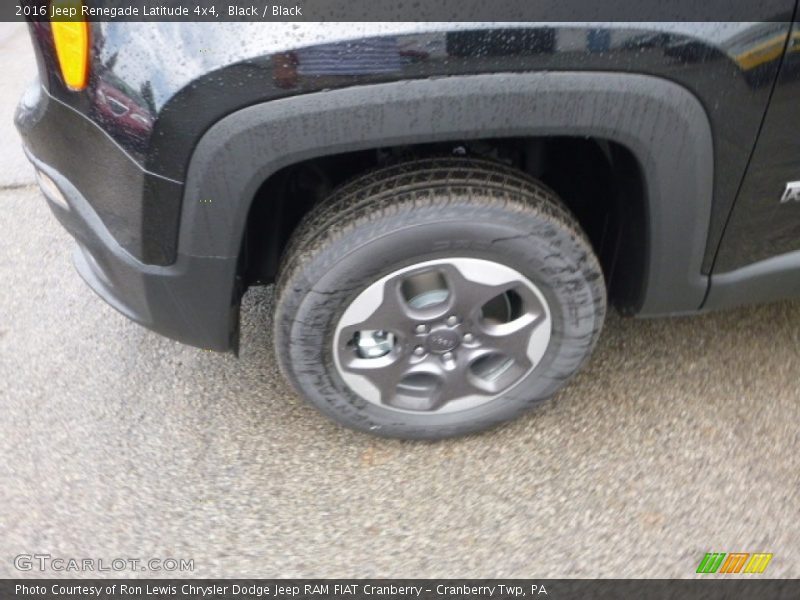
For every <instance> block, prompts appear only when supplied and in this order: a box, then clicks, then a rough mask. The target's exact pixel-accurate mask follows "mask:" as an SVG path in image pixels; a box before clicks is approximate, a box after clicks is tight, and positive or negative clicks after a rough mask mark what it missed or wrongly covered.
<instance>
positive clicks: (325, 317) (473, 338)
mask: <svg viewBox="0 0 800 600" xmlns="http://www.w3.org/2000/svg"><path fill="white" fill-rule="evenodd" d="M604 314H605V286H604V282H603V276H602V272H601V269H600V266H599V264H598V262H597V259H596V257H595V255H594V253H593V251H592V248H591V246H590V244H589V242H588V241H587V239H586V237H585V235H584V234H583V232H582V231H581V229H580V227H579V226H578V224H577V223H576V221H575V219H574V218H573V217H572V216H571V214H570V213H569V212H568V211H567V210H566V209H565V208H564V206H563V204H562V203H561V202H560V201H559V200H558V198H557V197H556V196H555V194H554V193H553V192H552V191H550V190H549V189H547V188H546V187H545V186H543V185H542V184H540V183H538V182H536V181H535V180H532V179H530V178H528V177H527V176H526V175H524V174H523V173H521V172H518V171H516V170H513V169H510V168H507V167H504V166H501V165H497V164H495V163H491V162H488V161H480V160H470V159H434V160H431V159H428V160H419V161H414V162H409V163H405V164H401V165H397V166H394V167H389V168H386V169H383V170H379V171H376V172H374V173H371V174H369V175H367V176H364V177H362V178H360V179H357V180H355V181H353V182H352V183H350V184H348V185H346V186H344V187H343V188H341V189H340V190H338V191H337V192H334V194H333V195H332V197H331V198H329V199H328V200H327V201H326V202H323V203H322V204H321V205H320V206H318V207H317V208H315V209H314V210H313V211H312V212H311V213H310V214H309V215H308V216H307V218H306V219H305V220H304V221H303V223H301V225H300V227H299V228H298V230H297V231H296V232H295V234H294V236H293V238H292V241H291V243H290V246H289V249H288V251H287V254H286V257H285V261H284V269H283V272H282V274H281V277H280V281H279V284H278V308H277V314H276V332H275V344H276V354H277V356H278V359H279V361H280V365H281V368H282V370H283V371H284V373H285V374H286V375H287V377H288V378H289V379H290V381H291V382H292V383H293V384H294V386H295V387H296V388H297V390H298V391H299V392H300V393H301V394H303V395H304V396H305V397H306V398H308V400H309V401H311V403H313V404H314V405H315V406H317V407H318V408H319V409H320V410H321V411H322V412H324V413H325V414H327V415H329V416H330V417H332V418H333V419H335V420H336V421H338V422H340V423H342V424H344V425H347V426H349V427H352V428H355V429H360V430H364V431H368V432H371V433H375V434H378V435H384V436H391V437H402V438H429V439H430V438H441V437H447V436H453V435H460V434H465V433H469V432H474V431H478V430H481V429H484V428H487V427H490V426H492V425H495V424H497V423H500V422H502V421H506V420H508V419H511V418H513V417H515V416H517V415H519V414H520V413H521V412H523V411H524V410H526V409H527V408H529V407H530V406H532V405H534V404H535V403H537V402H539V401H541V400H544V399H546V398H547V397H549V396H551V395H552V394H553V393H554V392H555V391H556V390H558V389H559V388H560V387H561V386H562V385H564V383H565V382H566V381H567V380H568V379H569V377H571V376H572V375H573V374H574V373H575V372H576V371H577V370H578V368H579V367H580V366H581V365H582V364H583V362H584V361H585V360H586V358H587V357H588V356H589V354H590V353H591V350H592V348H593V347H594V344H595V342H596V340H597V337H598V335H599V332H600V329H601V327H602V324H603V318H604Z"/></svg>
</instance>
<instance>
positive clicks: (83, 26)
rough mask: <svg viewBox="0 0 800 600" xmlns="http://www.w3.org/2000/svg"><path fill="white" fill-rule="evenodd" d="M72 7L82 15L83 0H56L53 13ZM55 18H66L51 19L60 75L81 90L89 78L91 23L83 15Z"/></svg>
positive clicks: (73, 87)
mask: <svg viewBox="0 0 800 600" xmlns="http://www.w3.org/2000/svg"><path fill="white" fill-rule="evenodd" d="M70 9H75V10H76V14H77V15H80V12H81V2H80V1H77V2H76V1H75V0H53V2H52V7H51V11H54V12H53V13H51V14H64V12H63V11H69V10H70ZM56 18H61V19H67V20H63V21H56V20H53V21H51V22H50V27H51V28H52V31H53V42H54V43H55V47H56V54H57V55H58V65H59V67H61V76H62V77H63V78H64V83H66V84H67V86H68V87H69V88H70V89H73V90H82V89H84V88H85V87H86V84H87V83H88V82H89V24H88V23H87V22H86V21H84V20H82V19H81V18H80V17H56Z"/></svg>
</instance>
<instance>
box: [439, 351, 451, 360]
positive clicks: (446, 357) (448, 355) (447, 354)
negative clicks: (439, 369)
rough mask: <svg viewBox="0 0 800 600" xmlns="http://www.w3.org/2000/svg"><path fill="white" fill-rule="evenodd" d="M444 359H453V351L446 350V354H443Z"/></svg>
mask: <svg viewBox="0 0 800 600" xmlns="http://www.w3.org/2000/svg"><path fill="white" fill-rule="evenodd" d="M442 360H447V361H450V360H453V353H452V352H445V353H444V354H442Z"/></svg>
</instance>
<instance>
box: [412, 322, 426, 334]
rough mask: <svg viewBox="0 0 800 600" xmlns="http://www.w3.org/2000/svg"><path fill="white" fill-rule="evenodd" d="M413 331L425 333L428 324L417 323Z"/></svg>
mask: <svg viewBox="0 0 800 600" xmlns="http://www.w3.org/2000/svg"><path fill="white" fill-rule="evenodd" d="M415 331H416V332H417V333H427V331H428V326H427V325H425V324H424V323H420V324H419V325H417V326H416V328H415Z"/></svg>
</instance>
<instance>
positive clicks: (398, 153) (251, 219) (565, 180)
mask: <svg viewBox="0 0 800 600" xmlns="http://www.w3.org/2000/svg"><path fill="white" fill-rule="evenodd" d="M447 155H463V156H474V157H481V158H487V159H491V160H495V161H498V162H502V163H504V164H507V165H510V166H513V167H516V168H519V169H521V170H522V171H524V172H526V173H528V174H529V175H531V176H532V177H534V178H536V179H538V180H540V181H542V182H543V183H545V184H546V185H548V186H549V187H550V188H552V189H553V190H554V191H555V192H556V193H557V194H558V195H559V196H560V197H561V198H562V200H563V201H564V203H565V204H566V205H567V206H568V207H569V209H570V210H571V211H572V212H573V214H574V215H575V217H576V218H577V219H578V221H579V223H580V224H581V226H582V227H583V229H584V231H585V232H586V234H587V236H588V237H589V240H590V241H591V243H592V246H593V248H594V250H595V252H596V253H597V255H598V257H599V259H600V263H601V265H602V267H603V272H604V275H605V278H606V281H607V283H608V286H609V301H610V302H611V303H612V304H613V305H614V306H616V307H617V309H618V310H620V311H621V312H623V313H626V314H627V313H633V312H636V310H637V309H638V308H639V306H640V304H641V301H642V295H643V291H644V286H645V283H646V276H647V273H646V259H647V252H648V247H647V240H648V231H647V223H648V219H647V206H646V197H645V194H646V192H645V186H644V178H643V174H642V169H641V167H640V165H639V163H638V161H637V160H636V158H635V156H634V155H633V153H631V152H630V151H629V150H628V149H627V148H625V147H624V146H622V145H620V144H617V143H615V142H612V141H608V140H603V139H596V138H586V137H566V136H563V137H562V136H556V137H544V138H506V139H484V140H470V141H463V142H461V141H455V142H447V143H435V144H419V145H413V146H400V147H388V148H375V149H371V150H363V151H358V152H349V153H343V154H336V155H332V156H322V157H319V158H313V159H310V160H306V161H303V162H300V163H296V164H293V165H290V166H287V167H284V168H283V169H281V170H279V171H277V172H276V173H274V174H272V175H271V176H270V177H269V178H268V179H267V180H266V181H264V183H263V184H262V185H261V186H260V187H259V189H258V191H257V193H256V195H255V197H254V199H253V203H252V205H251V208H250V214H249V216H248V222H247V228H246V231H245V237H244V240H243V243H242V255H241V262H240V277H241V280H242V282H243V283H244V284H245V286H244V288H243V289H246V287H247V286H249V285H258V284H266V283H271V282H273V281H274V280H275V278H276V277H277V274H278V272H279V270H280V263H281V256H282V254H283V251H284V250H285V248H286V244H287V243H288V241H289V239H290V237H291V235H292V233H293V231H294V229H295V228H296V227H297V225H298V224H299V223H300V221H301V219H302V218H303V216H304V215H305V214H306V213H308V211H310V210H311V209H312V208H313V207H314V206H316V205H317V204H318V203H319V202H321V201H322V200H323V199H324V198H325V197H327V196H328V194H330V192H331V191H332V190H333V189H334V188H336V187H337V186H339V185H341V184H342V183H344V182H345V181H348V180H350V179H352V178H353V177H356V176H358V175H360V174H362V173H364V172H367V171H369V170H372V169H375V168H378V167H382V166H386V165H390V164H393V163H396V162H401V161H405V160H410V159H413V158H423V157H426V156H447Z"/></svg>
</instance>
